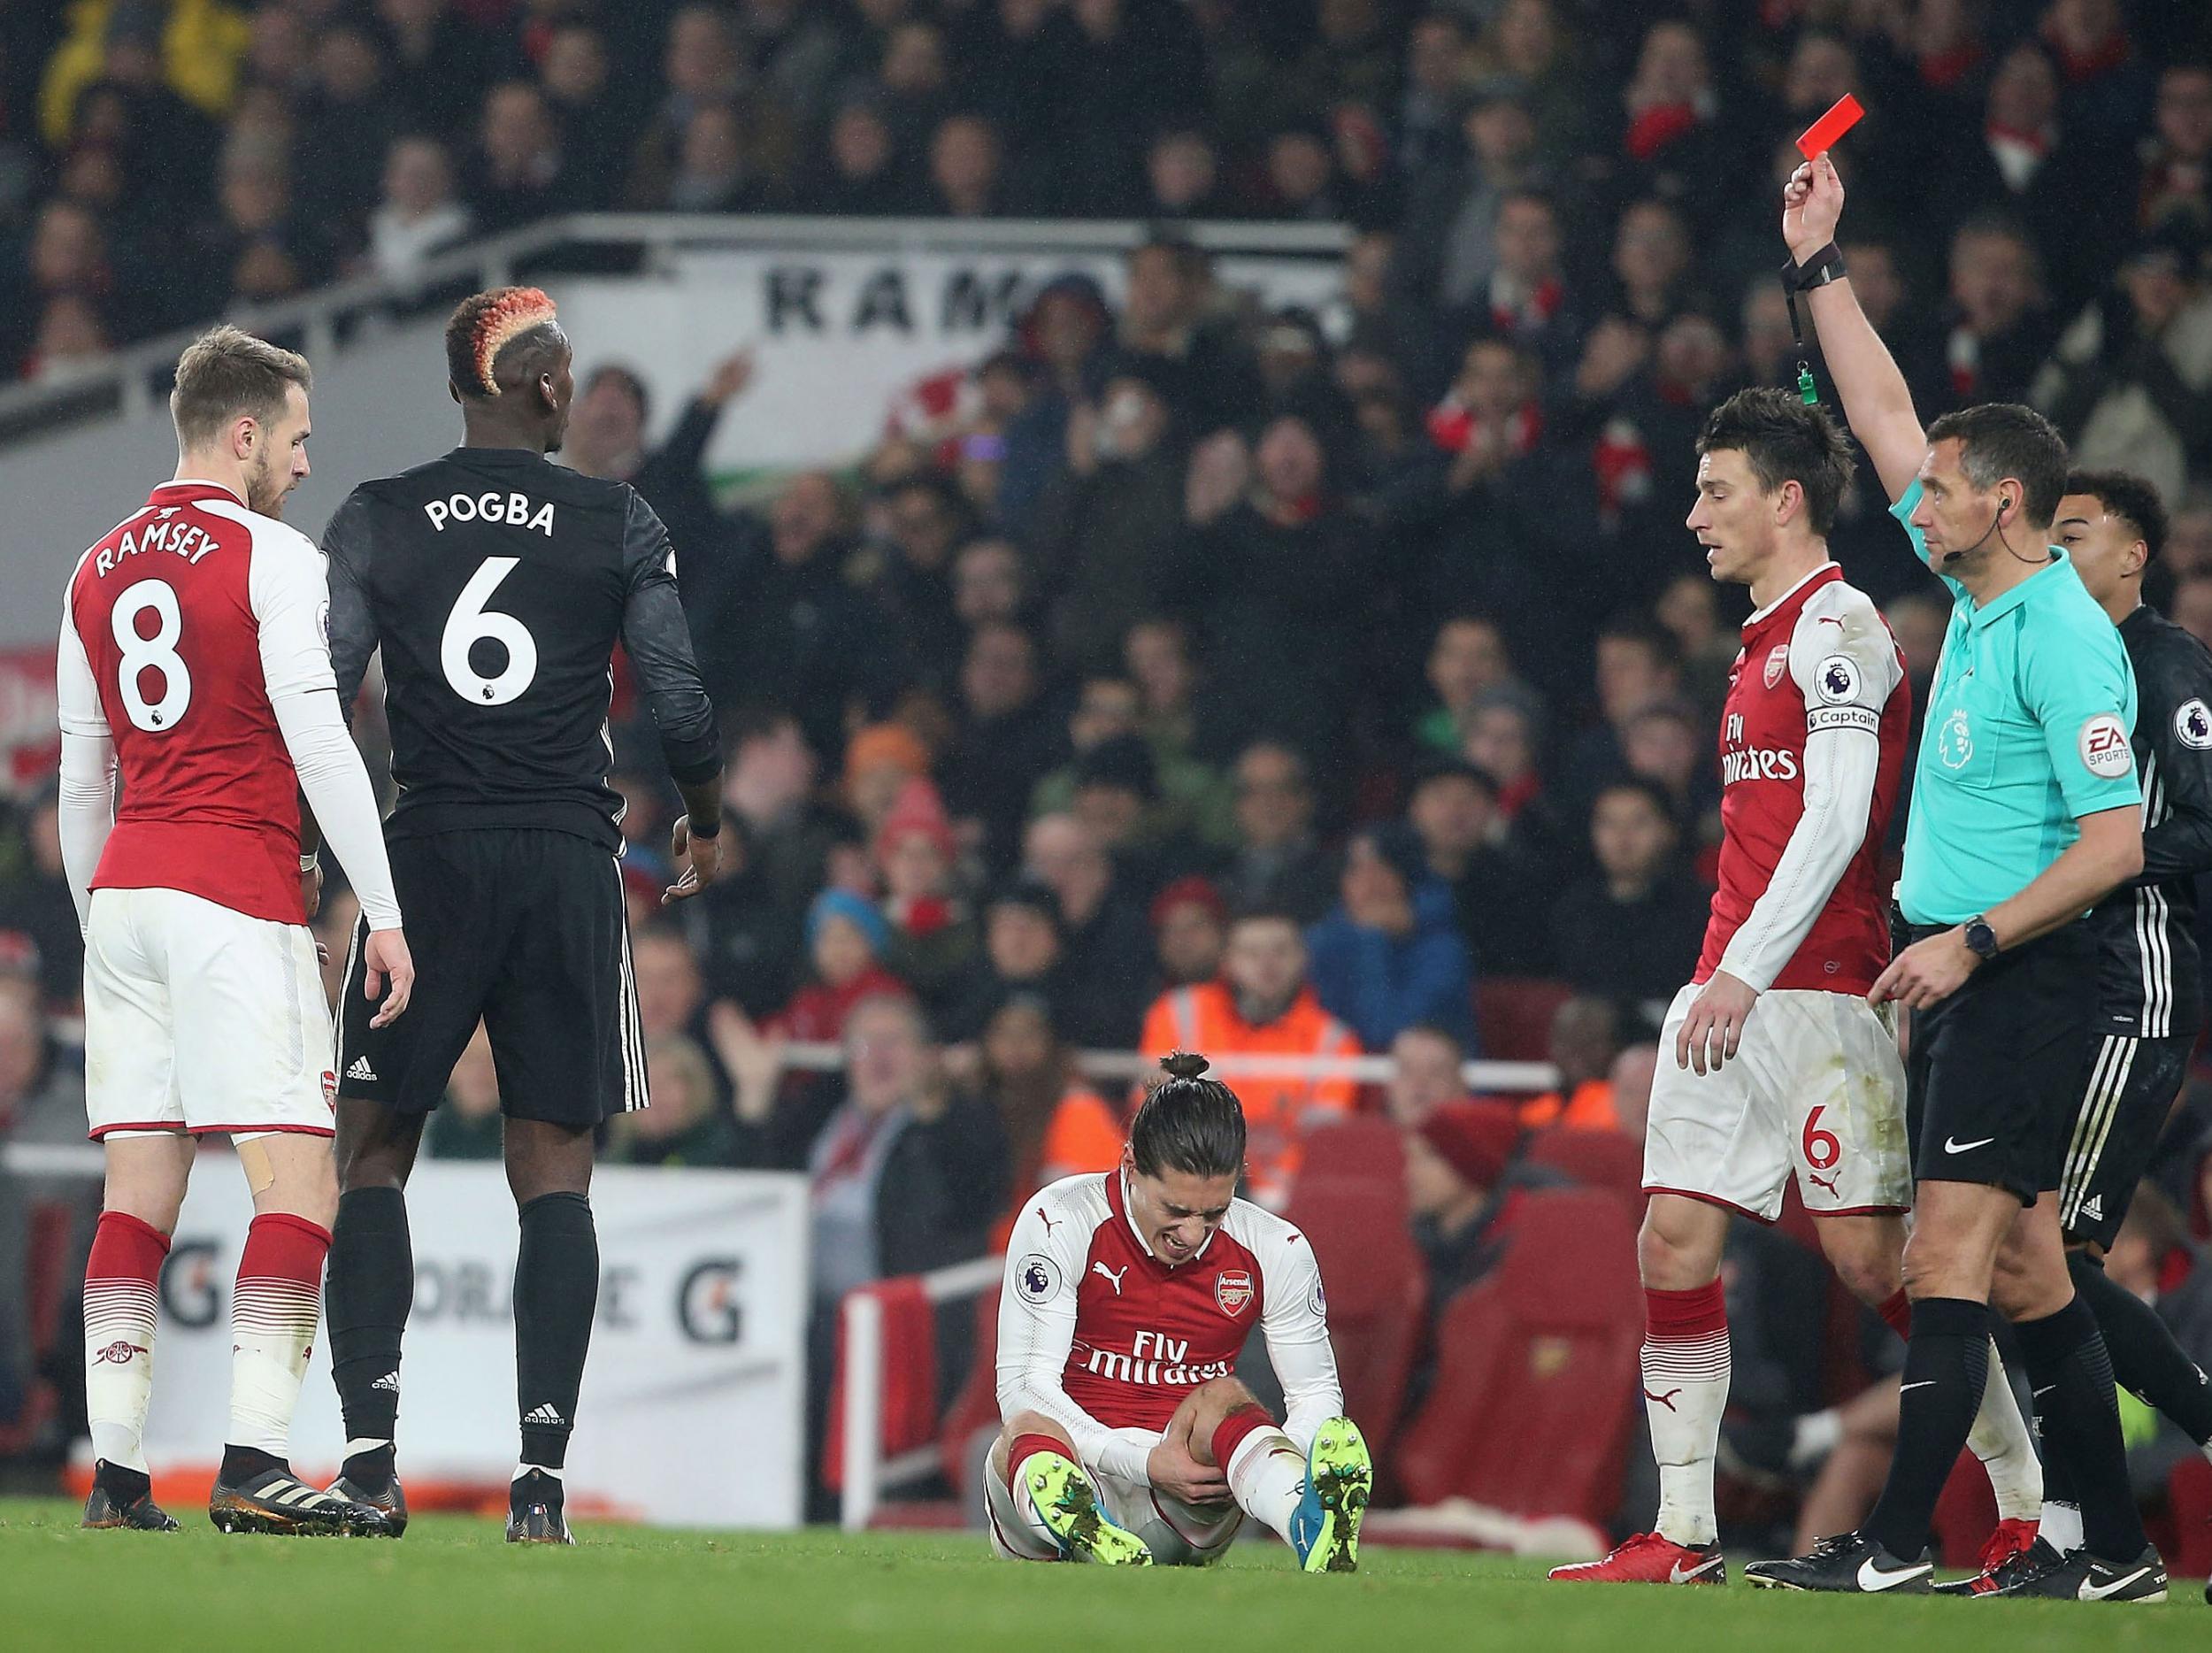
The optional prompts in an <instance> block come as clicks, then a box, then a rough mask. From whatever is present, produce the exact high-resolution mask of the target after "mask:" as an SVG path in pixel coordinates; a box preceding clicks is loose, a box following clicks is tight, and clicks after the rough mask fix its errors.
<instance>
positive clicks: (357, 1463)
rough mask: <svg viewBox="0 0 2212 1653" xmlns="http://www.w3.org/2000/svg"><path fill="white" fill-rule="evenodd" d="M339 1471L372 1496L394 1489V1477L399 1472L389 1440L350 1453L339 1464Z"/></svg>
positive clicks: (378, 1495)
mask: <svg viewBox="0 0 2212 1653" xmlns="http://www.w3.org/2000/svg"><path fill="white" fill-rule="evenodd" d="M339 1473H340V1474H342V1475H343V1476H344V1477H345V1478H346V1479H347V1480H349V1481H351V1482H352V1483H353V1484H354V1485H355V1486H356V1487H357V1488H360V1490H361V1491H363V1492H365V1493H366V1494H367V1495H369V1496H370V1497H372V1498H375V1497H380V1496H382V1495H384V1494H385V1493H388V1492H389V1491H390V1490H391V1489H392V1477H393V1476H394V1475H395V1474H396V1473H397V1465H396V1464H395V1463H394V1461H393V1454H392V1446H391V1443H390V1442H385V1444H384V1445H382V1446H380V1447H373V1448H371V1449H369V1450H368V1451H366V1452H354V1453H350V1454H349V1455H348V1456H347V1458H346V1461H345V1462H344V1464H342V1465H340V1466H339Z"/></svg>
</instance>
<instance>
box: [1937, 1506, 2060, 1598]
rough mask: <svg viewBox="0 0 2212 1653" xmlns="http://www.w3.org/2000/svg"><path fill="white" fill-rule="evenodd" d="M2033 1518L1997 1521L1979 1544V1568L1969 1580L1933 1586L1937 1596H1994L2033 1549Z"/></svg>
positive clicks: (2010, 1578)
mask: <svg viewBox="0 0 2212 1653" xmlns="http://www.w3.org/2000/svg"><path fill="white" fill-rule="evenodd" d="M2035 1534H2036V1524H2035V1523H2034V1522H2033V1521H2000V1522H1998V1523H1997V1530H1996V1531H1995V1532H1993V1533H1992V1534H1990V1535H1989V1542H1987V1543H1985V1544H1984V1545H1983V1546H1982V1553H1981V1564H1980V1565H1981V1569H1982V1570H1981V1571H1980V1572H1978V1573H1976V1574H1975V1575H1974V1576H1973V1577H1972V1578H1970V1579H1952V1580H1948V1581H1947V1582H1945V1583H1942V1584H1939V1585H1936V1586H1934V1587H1933V1588H1934V1590H1935V1593H1936V1594H1937V1595H1995V1594H1996V1593H1997V1592H1998V1591H1999V1590H2001V1589H2003V1588H2005V1586H2006V1585H2008V1584H2009V1583H2011V1582H2012V1580H2013V1578H2014V1575H2015V1573H2016V1572H2017V1571H2018V1570H2019V1569H2020V1568H2021V1567H2022V1566H2024V1565H2026V1557H2027V1554H2028V1552H2029V1551H2030V1550H2031V1549H2034V1548H2035Z"/></svg>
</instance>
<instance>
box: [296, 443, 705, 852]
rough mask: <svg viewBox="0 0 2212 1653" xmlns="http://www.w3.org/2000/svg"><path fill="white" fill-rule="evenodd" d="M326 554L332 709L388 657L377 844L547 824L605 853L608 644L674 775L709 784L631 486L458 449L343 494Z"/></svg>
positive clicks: (694, 706)
mask: <svg viewBox="0 0 2212 1653" xmlns="http://www.w3.org/2000/svg"><path fill="white" fill-rule="evenodd" d="M323 550H324V552H325V553H326V555H327V556H328V557H329V559H330V653H331V663H332V665H334V668H335V669H336V672H337V676H338V692H339V695H340V696H341V699H342V703H344V704H347V705H351V704H352V703H353V697H354V696H355V695H356V694H357V693H358V692H359V689H360V687H361V680H362V677H363V674H364V673H365V672H366V671H367V669H368V663H369V657H370V656H371V655H372V654H373V653H374V652H375V651H376V650H378V649H379V648H381V649H382V650H383V655H384V705H385V714H386V717H387V719H388V722H389V723H390V726H391V734H392V778H393V780H395V781H396V782H397V783H398V786H399V788H400V792H399V800H398V803H396V805H395V807H394V809H393V811H392V816H391V819H390V820H389V821H388V823H387V827H386V832H387V835H388V836H389V837H392V838H395V839H397V838H403V837H407V836H411V835H415V834H426V833H437V832H449V831H455V830H459V829H464V828H472V827H543V828H550V829H553V830H557V831H565V832H572V833H575V834H580V835H582V836H585V837H588V838H590V839H592V840H594V841H595V842H599V843H601V844H603V845H604V846H605V847H606V848H607V849H608V850H610V851H612V850H616V849H617V848H618V846H619V844H620V842H621V834H620V830H619V827H618V823H619V821H620V819H621V797H620V795H619V794H618V793H617V792H616V791H615V790H614V788H612V787H611V785H609V784H608V775H609V773H610V772H611V769H612V767H613V765H614V748H613V743H612V741H611V736H610V734H609V732H608V727H607V718H608V710H609V706H610V703H611V699H612V696H613V689H614V678H613V668H612V660H613V655H614V649H615V645H616V643H617V642H620V643H621V645H622V647H623V649H624V650H625V651H626V653H627V655H628V657H629V661H630V666H631V670H632V673H633V674H634V677H635V679H636V682H637V687H638V690H639V693H640V695H641V697H642V698H643V700H644V702H645V704H646V706H647V709H648V710H649V711H650V712H651V714H652V718H653V722H654V725H655V727H657V729H658V731H659V733H660V739H661V746H662V750H663V753H664V757H666V759H667V762H668V767H669V771H670V773H672V774H673V775H674V776H675V777H676V779H677V780H680V781H683V782H685V783H686V784H688V785H697V784H700V783H703V782H705V781H709V780H712V779H713V778H714V775H715V773H716V772H717V770H718V766H719V763H720V753H719V750H718V743H717V740H716V734H715V725H714V712H713V709H712V707H711V706H710V704H709V703H708V700H707V696H706V690H705V688H703V685H702V683H701V681H700V677H699V670H698V667H697V665H695V663H694V660H693V657H692V649H691V634H690V631H689V630H688V628H687V626H686V624H685V620H684V612H683V609H682V606H681V604H680V603H679V601H678V598H677V593H676V559H675V551H674V549H673V548H672V546H671V545H670V543H669V538H668V530H667V529H666V528H665V527H663V526H662V525H661V520H660V519H659V518H658V517H657V516H656V515H655V514H654V513H653V509H652V507H651V506H649V505H648V504H646V503H645V501H644V500H643V499H642V498H641V497H640V496H639V495H638V493H637V492H636V490H635V489H634V488H631V487H630V485H629V484H628V483H626V482H610V481H600V480H598V479H596V478H593V477H588V476H583V475H580V474H579V473H576V472H574V471H571V470H568V469H567V468H565V467H564V466H561V465H555V464H553V463H552V462H550V461H549V460H548V459H546V458H544V457H542V456H541V455H538V454H534V453H529V452H526V451H524V450H520V449H510V448H457V449H455V450H453V451H452V452H450V453H449V454H447V455H445V456H444V457H442V458H439V459H434V460H431V461H430V462H429V463H427V464H426V465H417V466H415V467H414V468H413V469H412V470H410V471H403V472H402V473H399V474H398V475H397V476H389V477H384V478H381V479H380V480H378V481H372V482H364V483H363V484H362V485H361V486H360V487H358V488H356V489H354V491H353V493H352V494H351V495H350V496H349V497H348V498H347V500H346V502H345V504H342V505H341V506H340V507H339V508H338V512H337V514H336V515H335V516H334V517H333V518H332V519H330V526H329V527H328V528H327V529H326V530H325V532H324V534H323Z"/></svg>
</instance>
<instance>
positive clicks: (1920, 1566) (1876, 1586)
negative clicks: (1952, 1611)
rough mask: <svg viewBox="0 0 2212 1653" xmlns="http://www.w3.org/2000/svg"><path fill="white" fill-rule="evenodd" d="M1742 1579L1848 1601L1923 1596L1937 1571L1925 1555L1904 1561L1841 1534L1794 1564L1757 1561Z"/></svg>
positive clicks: (1868, 1541) (1864, 1537)
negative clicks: (1850, 1598) (1857, 1597)
mask: <svg viewBox="0 0 2212 1653" xmlns="http://www.w3.org/2000/svg"><path fill="white" fill-rule="evenodd" d="M1743 1575H1744V1577H1745V1578H1746V1579H1747V1580H1750V1582H1751V1583H1752V1584H1754V1585H1755V1586H1757V1587H1758V1588H1761V1589H1766V1590H1819V1591H1824V1592H1828V1593H1832V1594H1836V1595H1926V1594H1927V1593H1928V1587H1929V1581H1930V1580H1932V1578H1933V1577H1934V1576H1935V1565H1934V1564H1933V1563H1932V1562H1931V1561H1930V1560H1929V1559H1928V1552H1927V1551H1926V1550H1922V1551H1921V1552H1920V1559H1919V1560H1917V1561H1900V1560H1899V1559H1898V1558H1897V1557H1895V1556H1893V1555H1891V1554H1890V1553H1889V1551H1888V1550H1886V1549H1883V1548H1882V1544H1881V1541H1880V1540H1879V1539H1877V1538H1874V1537H1871V1536H1870V1535H1869V1534H1864V1533H1839V1534H1837V1535H1836V1536H1835V1537H1833V1538H1824V1539H1822V1540H1821V1541H1820V1542H1818V1543H1816V1544H1815V1545H1814V1546H1813V1552H1812V1554H1811V1555H1809V1556H1800V1557H1797V1558H1796V1559H1795V1560H1793V1561H1755V1562H1753V1563H1752V1564H1751V1565H1749V1566H1747V1567H1746V1568H1745V1569H1744V1570H1743Z"/></svg>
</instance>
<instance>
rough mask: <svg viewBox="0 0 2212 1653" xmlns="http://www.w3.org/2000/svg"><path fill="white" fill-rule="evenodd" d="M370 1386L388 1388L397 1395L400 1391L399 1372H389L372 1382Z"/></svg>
mask: <svg viewBox="0 0 2212 1653" xmlns="http://www.w3.org/2000/svg"><path fill="white" fill-rule="evenodd" d="M369 1387H370V1388H373V1389H388V1390H390V1391H391V1392H392V1393H393V1394H394V1395H396V1394H398V1393H399V1373H398V1372H386V1373H385V1374H384V1375H383V1376H382V1377H380V1378H379V1379H378V1380H376V1381H375V1382H373V1383H372V1384H370V1385H369Z"/></svg>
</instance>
